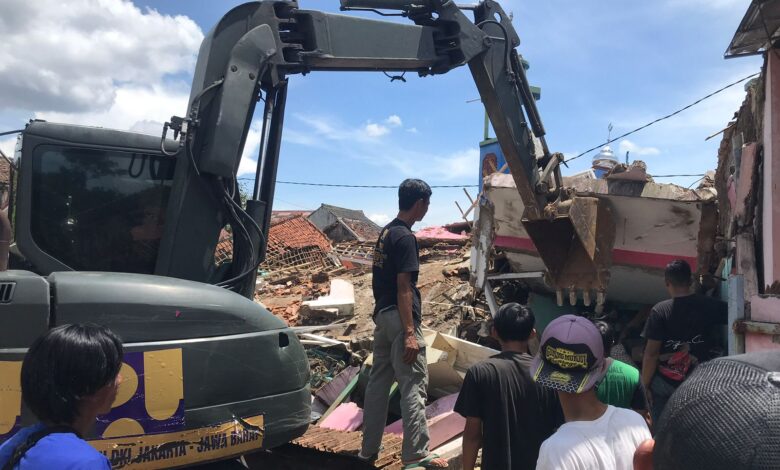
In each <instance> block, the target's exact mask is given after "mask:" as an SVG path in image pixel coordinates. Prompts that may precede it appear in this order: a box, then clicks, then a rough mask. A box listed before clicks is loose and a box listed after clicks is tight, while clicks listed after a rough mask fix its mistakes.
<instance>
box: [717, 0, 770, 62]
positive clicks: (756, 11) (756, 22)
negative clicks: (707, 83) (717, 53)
mask: <svg viewBox="0 0 780 470" xmlns="http://www.w3.org/2000/svg"><path fill="white" fill-rule="evenodd" d="M778 28H780V0H753V1H752V2H751V4H750V6H749V7H748V9H747V12H746V13H745V16H744V17H743V18H742V21H741V22H740V23H739V27H738V28H737V31H736V32H735V33H734V38H733V39H732V40H731V43H730V44H729V47H728V49H726V52H725V54H724V57H725V58H727V59H730V58H732V57H741V56H747V55H755V54H760V53H762V52H764V51H765V50H767V48H768V47H769V45H770V44H771V43H775V42H776V41H777V40H778V39H780V36H778V32H777V30H778Z"/></svg>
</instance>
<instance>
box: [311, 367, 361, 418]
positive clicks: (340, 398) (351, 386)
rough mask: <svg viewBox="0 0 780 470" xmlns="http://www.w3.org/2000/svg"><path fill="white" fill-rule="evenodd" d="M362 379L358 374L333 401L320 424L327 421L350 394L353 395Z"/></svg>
mask: <svg viewBox="0 0 780 470" xmlns="http://www.w3.org/2000/svg"><path fill="white" fill-rule="evenodd" d="M359 378H360V374H356V375H355V377H353V378H352V380H350V381H349V383H348V384H347V386H346V387H344V390H342V391H341V393H339V396H337V397H336V399H335V400H333V403H332V404H331V405H330V407H328V409H327V410H325V413H323V415H322V417H321V418H320V420H319V421H318V423H321V422H323V421H324V420H325V418H327V417H328V415H330V414H331V413H333V411H334V410H335V409H336V408H338V406H339V405H340V404H341V402H343V401H344V400H345V399H346V398H347V397H348V396H349V394H350V393H352V390H354V389H355V386H356V385H357V383H358V379H359Z"/></svg>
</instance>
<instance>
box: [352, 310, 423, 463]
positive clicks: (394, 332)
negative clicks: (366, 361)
mask: <svg viewBox="0 0 780 470" xmlns="http://www.w3.org/2000/svg"><path fill="white" fill-rule="evenodd" d="M374 323H375V324H376V328H375V329H374V363H373V365H372V366H371V375H370V376H369V379H368V387H367V388H366V397H365V404H364V406H363V447H362V450H361V454H362V455H364V456H366V457H368V456H371V455H374V454H376V453H377V452H379V447H380V445H381V444H382V434H383V431H384V428H385V423H386V421H387V407H388V403H389V402H390V396H389V393H390V387H391V386H392V385H393V381H396V382H398V388H399V391H400V392H401V419H402V420H403V425H404V426H403V427H404V441H403V447H402V451H401V459H402V460H403V461H404V462H409V461H414V460H418V459H421V458H423V457H426V456H427V455H428V441H429V438H428V423H427V422H426V420H425V401H426V399H427V397H428V395H427V391H426V389H427V387H428V366H427V362H426V360H425V341H424V340H423V337H422V331H421V330H420V326H419V325H417V326H415V334H416V336H417V343H418V344H419V345H420V353H419V354H418V355H417V358H416V359H415V360H414V362H413V363H411V364H404V361H403V355H404V334H403V325H402V323H401V315H400V313H399V312H398V309H397V308H390V309H387V310H384V311H382V312H380V313H378V314H376V316H375V317H374Z"/></svg>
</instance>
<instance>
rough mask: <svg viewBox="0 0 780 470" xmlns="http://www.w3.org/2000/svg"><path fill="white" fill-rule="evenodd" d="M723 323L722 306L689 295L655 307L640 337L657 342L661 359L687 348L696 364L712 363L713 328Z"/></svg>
mask: <svg viewBox="0 0 780 470" xmlns="http://www.w3.org/2000/svg"><path fill="white" fill-rule="evenodd" d="M727 322H728V305H727V304H726V302H723V301H721V300H718V299H714V298H712V297H707V296H705V295H700V294H691V295H686V296H684V297H675V298H673V299H668V300H664V301H662V302H658V303H657V304H655V306H654V307H653V309H652V310H651V311H650V316H649V317H648V319H647V323H646V324H645V331H644V333H643V336H644V337H645V338H646V339H652V340H658V341H661V355H664V354H670V353H674V352H677V351H679V350H681V348H684V347H685V346H686V345H687V347H688V352H689V353H690V354H691V355H693V356H695V357H696V359H697V360H698V361H699V362H704V361H708V360H710V359H712V358H713V357H714V356H715V353H714V351H715V350H717V349H718V347H719V345H718V344H717V341H716V338H715V337H714V335H713V327H714V326H715V325H725V324H726V323H727ZM663 362H664V361H661V364H663Z"/></svg>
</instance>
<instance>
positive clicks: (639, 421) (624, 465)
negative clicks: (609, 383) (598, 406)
mask: <svg viewBox="0 0 780 470" xmlns="http://www.w3.org/2000/svg"><path fill="white" fill-rule="evenodd" d="M650 438H651V437H650V430H649V429H647V423H645V420H644V418H642V417H641V416H640V415H639V413H637V412H635V411H631V410H626V409H623V408H615V407H614V406H611V405H610V406H608V407H607V411H606V412H605V413H604V414H603V415H601V417H600V418H598V419H596V420H594V421H571V422H568V423H564V424H563V425H562V426H561V427H560V428H558V431H556V433H555V434H553V435H552V436H550V437H549V438H547V440H546V441H544V442H543V443H542V447H541V449H539V460H538V461H537V462H536V470H548V469H549V470H624V469H625V470H631V469H633V459H634V451H635V450H636V448H637V447H639V444H641V443H642V442H644V441H645V440H647V439H650Z"/></svg>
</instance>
